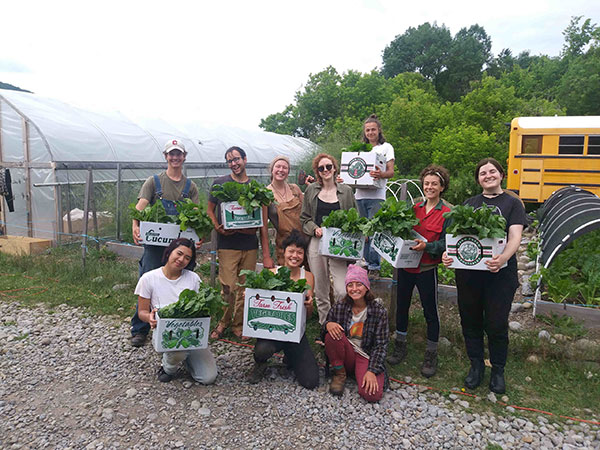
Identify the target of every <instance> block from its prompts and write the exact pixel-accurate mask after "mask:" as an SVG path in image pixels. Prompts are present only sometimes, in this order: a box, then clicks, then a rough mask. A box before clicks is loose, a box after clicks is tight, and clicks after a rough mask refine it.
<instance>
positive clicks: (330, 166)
mask: <svg viewBox="0 0 600 450" xmlns="http://www.w3.org/2000/svg"><path fill="white" fill-rule="evenodd" d="M312 167H313V170H314V173H315V176H316V183H312V184H311V185H310V186H308V188H306V192H305V193H304V201H303V202H302V212H301V213H300V222H301V223H302V231H304V233H305V234H307V235H308V236H311V240H310V243H309V245H308V264H309V266H310V270H311V272H312V273H313V275H314V276H315V286H314V293H315V298H316V301H317V310H318V312H319V323H320V324H321V325H323V323H324V322H325V319H326V318H327V313H329V310H330V309H331V301H330V298H329V285H330V282H329V279H330V277H331V279H333V294H334V302H337V301H340V300H341V299H342V298H344V296H345V295H346V285H345V282H344V279H345V276H346V267H347V264H346V262H345V261H344V260H342V259H336V258H328V257H327V256H323V255H320V254H319V243H320V241H321V237H322V236H323V230H322V228H321V222H322V221H323V218H324V217H326V216H328V215H329V213H330V212H332V211H335V210H338V209H350V208H356V201H355V200H354V195H353V193H352V188H351V187H350V186H348V185H346V184H342V183H337V182H336V176H337V174H338V173H339V166H338V162H337V160H336V159H335V158H334V157H333V156H331V155H327V154H325V153H320V154H318V155H317V156H315V158H314V159H313V162H312Z"/></svg>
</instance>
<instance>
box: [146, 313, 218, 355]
mask: <svg viewBox="0 0 600 450" xmlns="http://www.w3.org/2000/svg"><path fill="white" fill-rule="evenodd" d="M156 319H157V322H158V323H157V324H156V328H155V329H154V331H153V333H152V346H153V347H154V350H156V351H157V352H177V351H183V350H197V349H200V348H207V347H208V334H209V330H210V317H199V318H196V319H161V318H160V317H159V315H158V312H157V313H156Z"/></svg>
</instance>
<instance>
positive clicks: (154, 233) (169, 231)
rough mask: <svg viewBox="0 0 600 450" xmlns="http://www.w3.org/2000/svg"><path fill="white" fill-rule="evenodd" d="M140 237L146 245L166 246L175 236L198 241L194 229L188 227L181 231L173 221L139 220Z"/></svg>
mask: <svg viewBox="0 0 600 450" xmlns="http://www.w3.org/2000/svg"><path fill="white" fill-rule="evenodd" d="M140 237H141V238H142V243H143V244H146V245H156V246H159V247H168V246H169V244H170V243H171V242H173V241H174V240H175V239H177V238H180V237H181V238H187V239H191V240H192V241H194V242H198V241H199V240H200V239H198V235H197V234H196V232H195V231H194V230H192V229H191V228H188V229H187V230H185V231H181V228H180V227H179V225H177V224H175V223H158V222H140Z"/></svg>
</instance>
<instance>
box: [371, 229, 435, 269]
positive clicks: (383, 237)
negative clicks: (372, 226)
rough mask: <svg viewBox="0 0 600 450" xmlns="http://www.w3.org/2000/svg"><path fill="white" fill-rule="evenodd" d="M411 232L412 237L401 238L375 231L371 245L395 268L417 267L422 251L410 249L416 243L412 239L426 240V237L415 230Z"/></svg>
mask: <svg viewBox="0 0 600 450" xmlns="http://www.w3.org/2000/svg"><path fill="white" fill-rule="evenodd" d="M412 233H413V235H414V236H413V239H402V238H401V237H397V236H392V235H391V234H390V233H386V232H383V233H375V235H374V236H373V240H372V241H371V247H372V248H373V249H374V250H375V251H376V252H377V253H379V254H380V255H381V256H382V257H383V259H385V260H386V261H387V262H389V263H390V264H391V265H392V266H393V267H395V268H397V269H401V268H409V267H419V263H420V262H421V256H423V252H422V251H420V252H417V251H415V250H411V247H414V246H415V245H416V244H417V243H416V241H415V240H414V239H420V240H422V241H423V242H427V239H425V238H424V237H423V236H421V235H420V234H419V233H417V232H416V231H413V232H412Z"/></svg>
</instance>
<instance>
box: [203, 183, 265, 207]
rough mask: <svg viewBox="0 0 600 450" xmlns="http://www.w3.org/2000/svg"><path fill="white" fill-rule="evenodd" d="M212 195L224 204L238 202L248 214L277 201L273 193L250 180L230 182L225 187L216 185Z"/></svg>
mask: <svg viewBox="0 0 600 450" xmlns="http://www.w3.org/2000/svg"><path fill="white" fill-rule="evenodd" d="M211 194H212V195H213V196H214V197H216V198H218V199H219V200H221V201H223V202H233V201H237V202H238V203H239V204H240V206H241V207H243V208H245V209H246V212H247V213H248V214H251V213H252V211H254V210H255V209H256V208H260V207H261V206H268V205H270V204H271V203H273V202H274V201H275V197H274V196H273V192H271V191H270V190H269V189H267V188H266V187H265V186H264V185H263V184H261V183H259V182H258V181H256V180H250V182H249V183H236V182H235V181H228V182H227V183H224V184H223V185H220V184H216V185H215V186H214V188H213V190H212V192H211Z"/></svg>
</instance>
